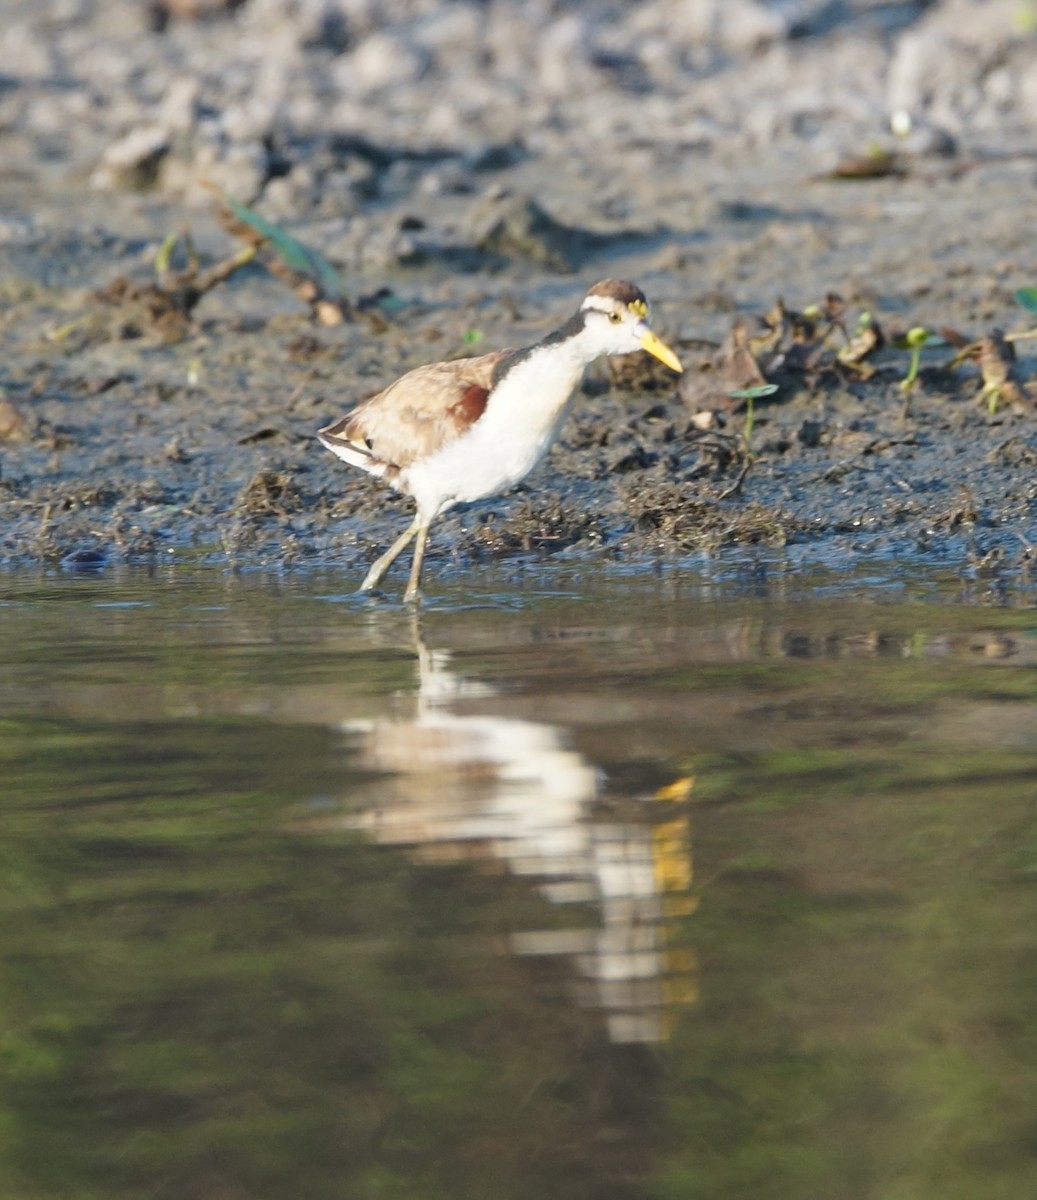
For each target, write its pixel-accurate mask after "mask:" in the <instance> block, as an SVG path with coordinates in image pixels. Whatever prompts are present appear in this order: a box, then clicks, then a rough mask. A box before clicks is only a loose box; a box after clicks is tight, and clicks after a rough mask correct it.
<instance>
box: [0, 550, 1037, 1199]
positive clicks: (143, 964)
mask: <svg viewBox="0 0 1037 1200" xmlns="http://www.w3.org/2000/svg"><path fill="white" fill-rule="evenodd" d="M786 567H787V564H786ZM347 583H348V581H345V580H343V579H342V577H340V576H314V575H309V576H300V577H298V578H293V577H288V578H280V579H271V578H268V577H262V578H260V577H255V578H236V577H233V576H228V575H225V574H222V573H219V572H214V571H204V570H199V571H197V572H191V571H190V570H188V569H186V568H178V569H176V570H171V571H170V572H169V573H168V574H161V573H160V574H158V575H151V576H147V575H137V574H133V573H130V574H124V575H115V576H109V575H100V576H96V577H94V576H89V575H87V576H84V577H75V576H55V575H44V574H33V575H23V576H18V575H11V576H7V577H5V578H4V579H3V580H2V581H0V646H2V647H3V651H2V657H0V772H2V776H0V777H2V784H0V796H2V799H0V859H2V868H3V869H2V872H0V957H2V960H3V969H2V972H0V997H2V1009H0V1011H2V1012H3V1021H2V1025H0V1030H2V1032H0V1038H2V1041H0V1063H2V1071H0V1195H3V1196H4V1197H5V1198H10V1200H23V1198H24V1200H28V1198H29V1197H32V1198H33V1200H41V1198H48V1200H49V1198H50V1197H61V1198H62V1200H65V1198H68V1197H75V1198H79V1197H91V1198H92V1197H95V1196H96V1197H102V1196H103V1197H105V1198H106V1200H117V1198H122V1197H126V1198H130V1197H133V1198H134V1200H139V1198H141V1197H171V1198H172V1197H185V1196H199V1197H220V1198H222V1197H228V1198H233V1200H237V1198H238V1197H264V1198H265V1197H285V1196H293V1197H294V1196H299V1197H315V1198H323V1197H336V1198H338V1197H349V1198H357V1200H376V1198H382V1197H392V1198H393V1200H397V1198H411V1197H415V1198H422V1200H423V1198H426V1197H428V1198H438V1197H444V1198H445V1197H464V1198H467V1197H479V1198H481V1197H489V1196H493V1197H495V1198H500V1200H509V1198H512V1197H516V1198H519V1197H538V1198H551V1197H563V1196H564V1197H566V1198H567V1200H571V1198H573V1197H575V1198H577V1200H579V1198H583V1197H586V1198H587V1200H591V1198H594V1200H598V1198H613V1197H614V1198H623V1200H626V1198H630V1200H634V1198H635V1197H636V1198H641V1197H660V1198H667V1200H668V1198H671V1197H672V1198H674V1200H676V1198H678V1197H680V1198H683V1197H694V1196H700V1195H701V1196H709V1197H712V1198H723V1200H726V1198H729V1197H732V1198H733V1197H749V1196H752V1197H754V1198H761V1197H762V1198H766V1197H775V1198H778V1197H781V1198H782V1200H789V1198H793V1200H800V1198H802V1200H808V1198H810V1200H813V1198H815V1197H830V1196H831V1197H835V1196H838V1197H841V1198H844V1197H883V1198H887V1197H895V1198H929V1197H932V1198H933V1200H955V1198H958V1197H960V1198H961V1200H965V1198H968V1200H974V1198H975V1197H977V1196H983V1197H984V1198H985V1200H989V1198H992V1197H993V1198H997V1197H1002V1196H1003V1197H1009V1196H1011V1197H1013V1200H1014V1198H1017V1197H1019V1196H1025V1195H1034V1194H1037V1129H1035V1124H1034V1113H1035V1112H1037V1051H1035V1046H1037V986H1035V985H1037V803H1035V802H1037V706H1035V701H1037V621H1035V618H1034V610H1033V608H1032V607H1027V606H1026V605H1025V604H1023V603H1020V604H1019V606H1018V607H1010V606H1006V605H1003V604H1002V605H1000V606H997V607H994V606H983V605H980V604H976V603H971V602H970V601H973V600H977V599H980V600H981V599H984V598H986V599H991V598H994V599H1002V600H1003V599H1004V597H1003V596H1001V597H997V596H994V597H991V596H990V594H989V593H988V592H987V591H985V590H984V588H983V586H982V585H980V584H969V585H967V586H964V587H963V585H962V583H961V582H960V581H959V580H957V579H955V578H954V577H953V576H950V575H943V576H941V575H938V574H936V573H932V572H930V573H925V572H922V571H920V570H919V569H917V566H916V567H914V568H910V569H909V568H904V569H902V570H901V569H897V568H893V567H890V566H888V565H887V566H886V567H883V568H882V569H881V570H867V569H864V568H860V569H858V570H857V571H856V573H854V574H852V575H846V574H845V573H842V572H840V571H837V570H833V571H832V572H831V573H830V574H828V575H816V574H815V575H810V576H806V575H804V574H802V573H797V572H796V571H794V570H789V569H785V570H782V571H776V570H772V569H770V568H769V567H768V566H767V565H766V564H765V563H764V564H761V563H760V562H758V561H757V562H751V561H748V560H747V561H745V562H743V563H740V564H738V563H736V564H734V565H733V566H731V567H729V568H727V569H725V570H724V571H720V570H719V569H717V568H716V567H712V568H709V569H708V570H707V569H706V568H703V569H702V570H701V571H693V570H692V571H680V572H676V571H674V572H669V573H665V574H662V575H660V576H659V577H658V578H655V579H651V580H645V579H644V578H625V577H623V576H622V575H621V574H619V573H614V572H613V573H610V572H609V571H608V570H606V569H597V568H592V567H589V566H584V567H572V566H570V567H564V568H558V569H556V570H554V571H549V572H546V573H545V572H538V573H536V574H535V577H534V579H533V581H532V583H531V582H530V580H529V579H528V578H525V579H523V577H522V572H521V569H519V570H518V571H517V572H516V571H515V570H511V571H508V570H503V569H502V570H501V571H499V572H498V573H497V574H495V575H492V576H490V577H487V578H486V579H485V580H484V581H483V584H482V587H483V590H482V591H481V592H480V593H479V594H477V595H470V594H465V593H464V592H463V590H462V588H461V584H460V583H458V585H457V587H456V588H454V589H453V590H451V586H448V587H447V588H446V589H445V590H442V591H440V590H438V589H437V591H436V594H435V596H434V598H433V599H431V600H430V601H429V602H428V603H426V604H425V606H424V607H423V609H422V612H421V614H420V617H415V616H413V615H412V614H410V613H408V612H407V611H406V610H405V609H404V608H402V607H401V606H399V605H398V604H396V603H395V602H393V601H388V602H385V601H383V602H371V601H366V600H357V599H356V598H355V597H354V596H352V595H349V594H348V593H347V592H346V591H345V590H344V588H345V586H346V585H347ZM1024 599H1025V597H1024Z"/></svg>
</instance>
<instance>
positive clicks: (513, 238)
mask: <svg viewBox="0 0 1037 1200" xmlns="http://www.w3.org/2000/svg"><path fill="white" fill-rule="evenodd" d="M464 231H465V234H466V236H467V237H468V238H469V239H470V241H471V243H472V244H473V245H474V246H475V247H476V249H478V250H481V251H482V252H483V253H485V254H493V255H500V256H501V257H504V258H518V259H528V260H530V261H531V262H538V263H542V264H543V265H544V266H547V267H553V268H554V269H555V270H559V271H574V270H576V267H577V266H578V265H579V263H580V262H581V260H582V259H583V257H584V256H585V254H586V253H587V250H588V249H589V247H590V246H591V245H592V244H594V243H595V242H596V241H597V239H596V238H595V236H594V235H593V234H590V233H588V232H587V231H585V230H582V229H573V228H570V227H569V226H568V225H563V224H562V223H561V222H560V221H556V220H555V219H554V217H552V216H551V215H550V213H548V212H546V211H545V210H544V209H542V208H541V207H540V205H539V204H537V202H536V201H535V200H533V199H531V198H530V197H529V196H524V195H519V194H517V193H513V192H508V191H503V190H500V189H497V188H494V189H492V190H491V191H489V192H487V193H486V194H485V195H483V196H481V197H480V198H479V199H478V200H477V201H476V202H475V204H474V205H473V206H472V208H471V210H470V212H469V213H468V216H467V218H466V220H465V224H464Z"/></svg>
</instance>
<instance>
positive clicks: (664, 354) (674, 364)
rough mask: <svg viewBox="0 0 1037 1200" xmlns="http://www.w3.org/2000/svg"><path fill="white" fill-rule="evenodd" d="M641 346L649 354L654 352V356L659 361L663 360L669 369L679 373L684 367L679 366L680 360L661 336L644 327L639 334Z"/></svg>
mask: <svg viewBox="0 0 1037 1200" xmlns="http://www.w3.org/2000/svg"><path fill="white" fill-rule="evenodd" d="M641 348H642V349H643V350H647V351H648V353H649V354H654V355H655V357H656V358H657V359H658V360H659V361H660V362H664V363H665V364H666V365H667V366H668V367H669V368H670V370H671V371H677V372H678V373H679V372H681V371H683V370H684V368H683V367H682V366H681V360H680V359H679V358H678V357H677V355H676V354H674V352H673V351H672V350H671V349H670V347H669V346H667V344H666V343H665V342H664V341H663V340H662V338H657V337H656V336H655V334H654V333H652V331H651V330H650V329H646V330H645V331H644V333H643V334H641Z"/></svg>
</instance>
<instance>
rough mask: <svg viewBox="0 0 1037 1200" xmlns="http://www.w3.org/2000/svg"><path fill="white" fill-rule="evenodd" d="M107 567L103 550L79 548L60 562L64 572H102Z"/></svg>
mask: <svg viewBox="0 0 1037 1200" xmlns="http://www.w3.org/2000/svg"><path fill="white" fill-rule="evenodd" d="M107 565H108V559H107V557H106V556H105V553H104V551H103V550H94V549H92V548H89V547H86V546H81V547H80V548H79V549H76V550H72V551H70V552H69V553H68V554H66V555H65V557H64V558H63V559H62V560H61V567H62V569H63V570H65V571H103V570H104V568H105V567H106V566H107Z"/></svg>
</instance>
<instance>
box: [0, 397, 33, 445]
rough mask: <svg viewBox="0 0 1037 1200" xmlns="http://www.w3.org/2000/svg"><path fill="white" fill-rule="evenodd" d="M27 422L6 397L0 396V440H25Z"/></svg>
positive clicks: (26, 437) (27, 430) (27, 431)
mask: <svg viewBox="0 0 1037 1200" xmlns="http://www.w3.org/2000/svg"><path fill="white" fill-rule="evenodd" d="M28 440H29V423H28V422H27V421H26V419H25V418H24V417H23V416H22V414H21V413H20V412H19V411H18V409H17V408H15V406H14V404H13V403H12V402H11V401H10V400H7V399H2V398H0V441H4V442H27V441H28Z"/></svg>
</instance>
